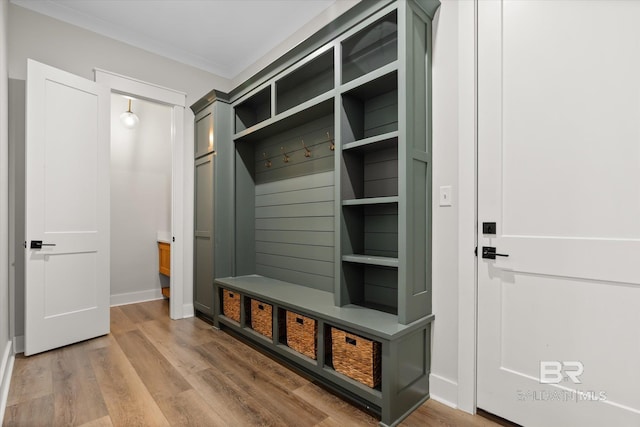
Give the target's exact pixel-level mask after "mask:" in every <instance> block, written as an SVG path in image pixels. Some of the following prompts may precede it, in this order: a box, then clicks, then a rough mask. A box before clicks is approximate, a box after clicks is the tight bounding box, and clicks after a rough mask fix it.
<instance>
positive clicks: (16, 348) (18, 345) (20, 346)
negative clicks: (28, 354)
mask: <svg viewBox="0 0 640 427" xmlns="http://www.w3.org/2000/svg"><path fill="white" fill-rule="evenodd" d="M18 353H24V335H20V336H17V337H15V338H14V339H13V354H18Z"/></svg>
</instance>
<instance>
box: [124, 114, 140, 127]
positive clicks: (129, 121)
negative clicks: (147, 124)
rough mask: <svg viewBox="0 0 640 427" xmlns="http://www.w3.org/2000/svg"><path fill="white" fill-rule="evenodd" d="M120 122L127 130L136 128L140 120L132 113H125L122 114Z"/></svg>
mask: <svg viewBox="0 0 640 427" xmlns="http://www.w3.org/2000/svg"><path fill="white" fill-rule="evenodd" d="M120 121H121V122H122V124H123V125H124V127H126V128H127V129H133V128H134V127H136V125H137V124H138V122H139V121H140V119H139V118H138V116H136V115H135V114H134V113H132V112H131V111H125V112H124V113H122V114H120Z"/></svg>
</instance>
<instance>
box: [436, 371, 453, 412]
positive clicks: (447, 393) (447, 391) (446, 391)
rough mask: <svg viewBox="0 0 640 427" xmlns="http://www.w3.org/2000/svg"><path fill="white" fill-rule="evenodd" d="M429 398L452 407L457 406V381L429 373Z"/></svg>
mask: <svg viewBox="0 0 640 427" xmlns="http://www.w3.org/2000/svg"><path fill="white" fill-rule="evenodd" d="M429 395H430V398H431V399H433V400H436V401H438V402H440V403H443V404H445V405H447V406H450V407H452V408H457V407H458V383H456V382H455V381H451V380H450V379H447V378H444V377H441V376H440V375H435V374H431V375H429Z"/></svg>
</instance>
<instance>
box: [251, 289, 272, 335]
mask: <svg viewBox="0 0 640 427" xmlns="http://www.w3.org/2000/svg"><path fill="white" fill-rule="evenodd" d="M272 313H273V307H272V306H271V305H270V304H266V303H264V302H262V301H258V300H257V299H252V300H251V329H253V330H254V331H256V332H258V333H260V334H262V335H264V336H265V337H269V338H273V315H272Z"/></svg>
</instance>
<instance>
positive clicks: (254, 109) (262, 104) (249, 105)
mask: <svg viewBox="0 0 640 427" xmlns="http://www.w3.org/2000/svg"><path fill="white" fill-rule="evenodd" d="M234 110H235V116H236V119H235V122H236V123H235V132H236V133H238V132H242V131H243V130H245V129H248V128H250V127H252V126H255V125H256V124H258V123H260V122H263V121H265V120H267V119H268V118H269V117H271V86H267V87H265V88H264V89H262V90H261V91H259V92H257V93H256V94H255V95H252V96H250V97H249V98H247V99H246V100H244V101H242V103H240V104H238V105H236V106H235V108H234Z"/></svg>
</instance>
